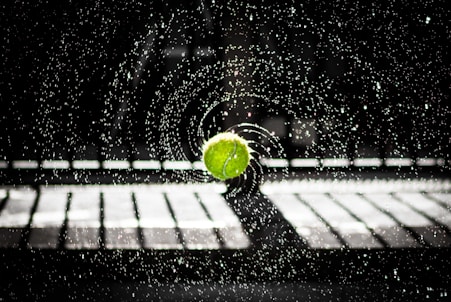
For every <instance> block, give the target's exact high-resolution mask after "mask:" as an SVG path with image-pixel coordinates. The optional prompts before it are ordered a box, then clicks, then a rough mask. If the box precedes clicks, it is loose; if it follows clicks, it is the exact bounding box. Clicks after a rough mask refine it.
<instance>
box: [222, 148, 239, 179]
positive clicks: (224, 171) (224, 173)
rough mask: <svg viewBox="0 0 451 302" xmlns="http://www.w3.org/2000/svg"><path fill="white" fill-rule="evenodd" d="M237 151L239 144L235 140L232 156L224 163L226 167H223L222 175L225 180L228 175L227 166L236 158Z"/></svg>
mask: <svg viewBox="0 0 451 302" xmlns="http://www.w3.org/2000/svg"><path fill="white" fill-rule="evenodd" d="M236 149H237V143H236V141H235V140H234V141H233V151H232V153H231V154H230V156H229V157H228V158H227V159H226V160H225V162H224V166H223V167H222V175H223V176H224V178H227V173H226V168H227V164H228V163H229V162H230V161H231V160H232V158H233V157H234V156H235V154H236Z"/></svg>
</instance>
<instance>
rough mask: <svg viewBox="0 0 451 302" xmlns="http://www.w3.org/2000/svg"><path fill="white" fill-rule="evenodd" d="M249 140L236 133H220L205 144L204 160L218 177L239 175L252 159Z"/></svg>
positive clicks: (206, 165) (209, 169)
mask: <svg viewBox="0 0 451 302" xmlns="http://www.w3.org/2000/svg"><path fill="white" fill-rule="evenodd" d="M249 153H250V151H249V147H248V146H247V141H246V140H245V139H244V138H242V137H240V136H239V135H237V134H235V133H230V132H224V133H219V134H216V135H215V136H213V137H212V138H210V139H209V140H208V141H207V142H206V143H205V144H204V146H203V161H204V164H205V167H206V168H207V170H208V171H209V172H210V173H211V174H212V175H213V176H214V177H216V178H218V179H220V180H226V179H230V178H234V177H237V176H239V175H240V174H241V173H243V172H244V170H246V168H247V166H248V165H249V161H250V154H249Z"/></svg>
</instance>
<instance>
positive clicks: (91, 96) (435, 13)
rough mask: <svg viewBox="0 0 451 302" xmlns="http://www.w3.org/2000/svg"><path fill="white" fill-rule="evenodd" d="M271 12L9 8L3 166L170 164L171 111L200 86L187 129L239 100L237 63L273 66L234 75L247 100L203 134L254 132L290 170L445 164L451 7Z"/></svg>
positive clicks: (132, 4) (0, 84) (300, 6)
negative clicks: (338, 163) (275, 146)
mask: <svg viewBox="0 0 451 302" xmlns="http://www.w3.org/2000/svg"><path fill="white" fill-rule="evenodd" d="M273 2H274V1H263V2H260V1H247V3H246V4H237V3H228V2H225V1H200V0H197V1H184V2H182V3H180V2H179V1H164V3H163V2H162V1H67V0H66V1H53V0H49V1H20V2H18V1H4V2H2V4H0V37H1V38H0V47H1V52H0V102H1V106H0V112H1V114H0V158H2V159H5V160H11V159H18V158H25V159H61V158H69V159H75V158H85V159H105V158H107V159H108V158H124V159H127V158H128V159H136V158H143V159H145V158H156V159H164V157H165V156H166V154H165V152H163V151H161V149H160V148H159V147H160V145H161V137H162V132H163V131H164V127H163V128H162V126H161V120H162V118H164V117H165V116H168V115H171V114H172V113H170V112H168V111H165V110H167V109H168V108H169V109H171V108H170V107H168V108H166V109H165V106H166V105H167V104H168V99H170V98H171V96H173V94H174V92H175V91H178V89H179V87H181V85H183V81H188V82H189V81H191V82H192V83H193V85H192V86H189V87H193V89H194V88H196V87H197V88H199V87H200V92H199V93H198V94H191V93H190V91H189V89H188V90H184V92H185V95H182V98H181V99H180V102H181V103H183V102H185V103H187V104H188V105H187V107H186V108H184V110H182V111H181V112H180V114H181V116H182V118H181V122H180V125H178V126H177V127H178V128H177V129H189V128H190V119H191V120H192V118H193V116H194V117H196V116H197V118H196V119H195V120H198V119H199V117H200V116H202V114H203V113H205V108H204V107H202V106H203V105H205V104H208V102H214V100H215V97H217V98H220V97H221V95H223V94H224V93H227V92H231V91H232V90H233V89H235V88H231V86H230V81H232V82H234V81H235V83H236V81H237V77H235V78H234V77H232V76H230V74H231V72H233V68H232V69H228V67H227V66H228V65H227V62H230V61H233V60H234V59H236V58H239V59H242V60H244V62H249V60H251V61H252V59H255V60H260V61H264V62H265V63H264V64H255V65H253V64H250V65H249V66H248V67H247V68H246V69H245V70H244V72H243V73H242V74H240V76H239V80H240V83H241V84H239V85H241V86H240V87H239V89H242V91H243V93H244V94H243V97H242V98H240V99H239V101H238V105H236V106H234V105H232V106H231V105H230V104H229V103H227V102H224V103H222V104H220V105H219V106H216V107H214V108H213V110H212V111H211V113H210V114H209V115H208V116H209V117H208V119H209V120H207V121H206V122H205V129H206V131H207V132H208V131H209V132H208V133H213V132H217V131H221V130H224V129H226V128H227V127H229V126H231V125H234V124H238V123H241V122H252V123H256V124H259V125H262V126H263V127H266V128H268V130H270V131H274V132H275V134H276V135H279V136H280V139H281V141H282V142H283V145H284V147H285V152H286V156H287V157H289V158H295V157H323V156H325V157H331V156H332V157H335V156H344V157H347V158H351V159H352V158H354V157H356V156H377V157H382V158H385V157H404V156H405V157H412V158H413V159H415V158H417V157H433V158H445V159H449V158H450V149H451V148H450V139H451V135H450V132H451V131H450V125H451V123H450V119H451V118H450V116H451V114H450V102H449V88H450V81H449V80H450V65H449V63H450V62H449V58H450V54H449V50H448V49H449V47H448V46H449V41H450V37H449V35H450V32H451V31H450V26H449V20H450V14H449V9H447V8H445V7H446V6H445V4H446V1H444V0H443V1H375V2H368V1H323V2H319V1H286V3H281V4H275V3H273ZM329 2H330V3H329ZM251 16H252V17H251ZM230 45H233V46H234V47H235V48H234V49H235V50H230V48H228V47H229V46H230ZM180 49H181V50H182V51H183V53H184V55H183V56H182V55H181V53H180V52H177V50H180ZM199 49H203V50H205V49H210V51H209V52H208V53H209V55H201V54H199ZM146 50H147V51H146ZM168 50H169V51H168ZM170 50H173V51H172V52H171V51H170ZM218 62H219V63H218ZM221 62H224V64H223V65H221ZM206 65H211V69H210V70H211V74H207V75H206V76H205V78H204V79H199V78H195V77H193V74H196V71H197V70H199V69H200V68H201V67H203V66H206ZM218 66H219V67H218ZM205 79H208V80H205ZM253 91H259V92H260V94H261V95H264V96H266V97H267V98H268V99H271V100H278V101H277V102H275V101H274V102H273V101H270V102H268V103H267V104H266V103H265V105H263V106H258V105H255V104H261V103H262V102H263V103H264V101H263V100H261V99H259V98H258V97H246V96H245V95H246V93H247V92H253ZM190 96H191V97H192V98H193V99H189V98H190ZM201 98H204V99H207V101H203V102H201V101H200V99H201ZM209 98H211V99H209ZM174 110H176V109H174ZM224 111H228V112H229V113H230V114H228V116H227V117H224V116H223V114H222V113H223V112H224ZM249 111H252V118H249V119H246V118H243V116H245V115H244V113H245V112H249ZM199 115H200V116H199ZM212 125H213V126H212ZM307 130H308V131H307ZM181 131H184V130H181ZM312 133H313V134H312ZM182 134H183V133H182ZM182 134H181V136H183V135H182ZM290 134H291V135H290ZM183 152H184V153H185V155H186V156H187V157H188V158H190V159H193V160H194V159H196V158H197V157H196V156H197V155H196V154H189V153H190V150H189V148H185V149H184V151H183ZM175 157H177V156H175ZM173 159H177V158H173Z"/></svg>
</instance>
